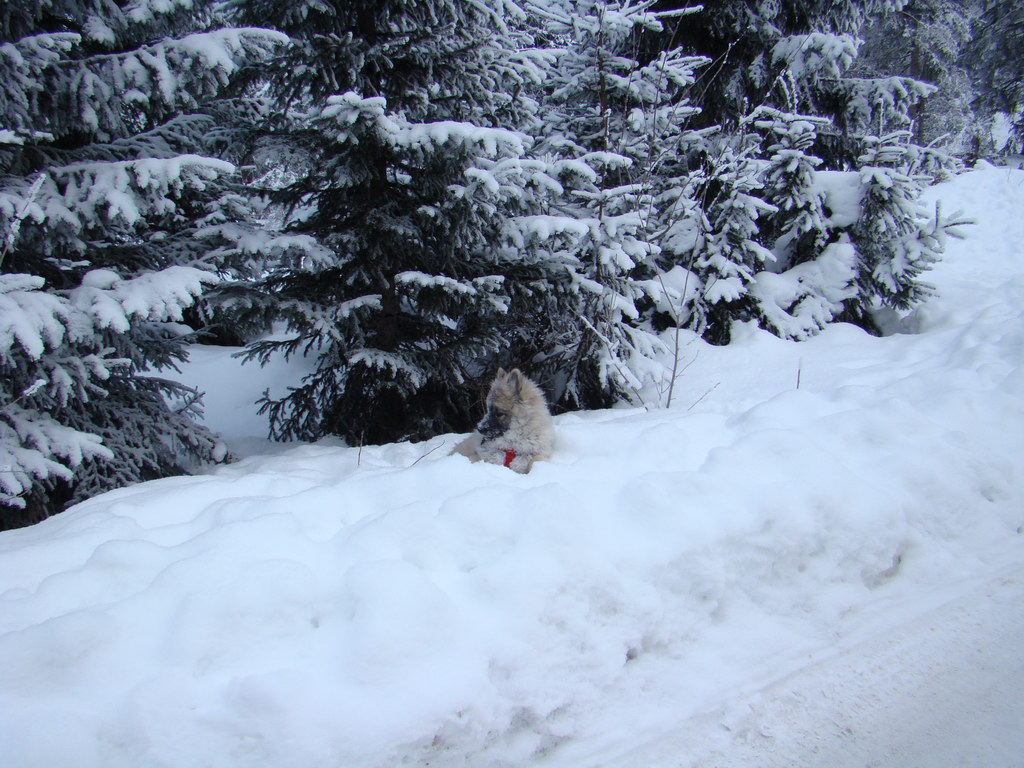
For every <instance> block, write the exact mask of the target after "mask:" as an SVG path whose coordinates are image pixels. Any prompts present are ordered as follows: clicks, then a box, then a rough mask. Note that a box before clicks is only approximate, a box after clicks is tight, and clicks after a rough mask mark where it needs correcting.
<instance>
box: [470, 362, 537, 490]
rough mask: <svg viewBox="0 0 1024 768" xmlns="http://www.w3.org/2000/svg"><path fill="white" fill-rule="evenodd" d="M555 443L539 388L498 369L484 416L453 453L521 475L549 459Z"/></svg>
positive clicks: (520, 376) (514, 372)
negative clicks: (535, 463)
mask: <svg viewBox="0 0 1024 768" xmlns="http://www.w3.org/2000/svg"><path fill="white" fill-rule="evenodd" d="M554 440H555V432H554V427H553V426H552V424H551V413H550V412H549V411H548V404H547V401H546V400H545V399H544V393H543V392H541V391H540V387H538V386H537V385H536V384H534V383H533V382H532V381H530V380H529V379H528V378H527V377H526V376H524V375H523V374H522V372H521V371H520V370H519V369H518V368H514V369H512V370H511V371H508V372H506V371H505V369H503V368H499V369H498V373H497V375H495V377H494V382H493V383H492V384H491V390H490V392H488V393H487V413H486V414H484V418H483V420H482V421H481V422H480V423H479V424H478V425H477V428H476V432H474V433H473V434H471V435H470V436H469V437H467V438H466V439H465V440H463V441H462V442H461V443H459V444H458V445H457V446H455V450H454V451H453V453H460V454H462V455H463V456H468V457H469V459H470V460H471V461H486V462H488V463H489V464H501V465H503V466H506V467H508V468H509V469H512V470H514V471H516V472H518V473H520V474H522V475H525V474H526V473H527V472H529V471H530V469H531V468H532V467H533V462H535V461H543V460H545V459H548V458H550V456H551V449H552V446H553V444H554Z"/></svg>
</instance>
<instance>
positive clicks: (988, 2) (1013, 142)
mask: <svg viewBox="0 0 1024 768" xmlns="http://www.w3.org/2000/svg"><path fill="white" fill-rule="evenodd" d="M964 3H965V4H966V5H969V6H970V7H971V9H972V11H973V13H974V14H977V21H976V23H975V25H974V27H973V28H972V34H971V40H970V42H969V43H968V44H967V47H966V49H965V57H964V62H965V64H966V66H967V67H968V69H969V70H970V72H971V75H972V77H973V78H974V81H975V90H976V92H977V94H978V99H977V102H976V104H975V109H976V111H977V113H978V114H980V115H982V116H983V117H985V118H987V120H989V121H990V124H991V121H992V120H993V119H994V118H996V117H997V116H998V117H999V118H1000V119H1001V120H1004V121H1007V123H1008V125H1009V129H1010V130H1009V132H1008V135H1006V136H1005V137H1004V136H999V138H998V143H999V144H1001V146H995V147H993V149H994V150H995V151H997V152H1002V153H1007V154H1010V153H1018V154H1019V153H1024V57H1022V56H1021V50H1022V48H1024V5H1022V4H1021V3H1020V2H1019V0H964ZM989 149H990V148H989V147H988V146H979V147H978V152H979V153H980V152H982V151H989Z"/></svg>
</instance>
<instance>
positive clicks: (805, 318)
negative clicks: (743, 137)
mask: <svg viewBox="0 0 1024 768" xmlns="http://www.w3.org/2000/svg"><path fill="white" fill-rule="evenodd" d="M754 117H755V118H756V119H754V120H753V122H754V124H755V125H756V126H757V127H758V128H760V129H761V130H763V131H765V132H767V134H768V138H769V140H772V139H774V142H775V143H773V144H771V145H770V146H769V147H768V152H769V153H770V154H771V158H770V160H769V161H768V164H767V167H766V170H765V171H764V176H765V189H764V198H765V200H766V201H767V202H768V203H770V204H771V205H772V206H774V208H775V210H774V211H773V212H771V213H770V214H769V215H768V216H766V217H765V219H764V222H763V226H762V231H761V239H762V241H763V242H765V243H766V244H767V245H769V246H770V248H771V250H772V253H773V254H774V259H773V260H771V261H770V262H768V263H767V264H766V265H765V269H764V270H762V271H760V272H758V273H757V274H756V275H755V277H754V281H753V285H752V287H751V294H752V296H753V298H754V301H755V302H756V314H757V315H758V317H759V319H760V322H761V325H762V326H764V327H766V328H769V329H771V330H772V331H773V332H775V333H776V334H778V335H779V336H782V337H784V338H792V339H806V338H808V337H809V336H812V335H814V334H815V333H817V332H818V331H820V330H821V329H822V328H824V327H825V325H826V324H828V323H829V322H831V321H832V320H833V319H834V318H835V317H837V316H839V315H840V314H842V313H843V311H844V310H845V302H846V300H847V299H850V298H852V297H853V295H854V293H855V291H854V278H855V276H856V275H855V262H856V259H855V257H854V251H853V248H852V247H851V246H850V243H849V238H848V237H845V236H844V237H839V236H834V234H833V231H834V229H836V224H835V221H833V220H832V218H831V215H830V212H829V211H828V209H827V201H826V193H825V188H824V186H823V184H822V183H821V181H820V178H819V177H818V173H817V168H818V166H820V165H821V162H822V161H821V159H820V158H818V157H815V156H814V155H811V154H808V152H809V151H810V150H811V147H812V146H813V145H814V140H815V134H816V132H817V130H818V128H819V127H822V126H827V125H828V120H826V119H824V118H818V117H813V116H808V115H794V114H789V113H783V112H779V111H778V110H775V109H770V108H767V107H763V108H761V109H760V110H758V111H757V112H756V113H755V115H754ZM833 240H834V241H835V242H833Z"/></svg>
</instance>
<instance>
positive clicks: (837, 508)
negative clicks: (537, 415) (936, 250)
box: [0, 167, 1024, 768]
mask: <svg viewBox="0 0 1024 768" xmlns="http://www.w3.org/2000/svg"><path fill="white" fill-rule="evenodd" d="M928 194H929V196H930V198H931V199H933V200H941V201H942V202H943V207H944V210H947V211H952V210H955V209H958V208H962V209H964V211H965V213H966V214H967V215H969V216H972V217H974V218H975V219H976V220H977V225H976V226H975V227H973V228H972V231H971V236H970V239H968V240H965V241H962V242H954V243H952V244H951V246H950V249H949V252H948V254H947V257H946V259H945V261H944V262H942V263H941V264H940V265H939V266H938V267H937V268H936V269H935V270H934V272H933V273H932V276H931V277H932V281H933V282H934V283H935V284H936V285H937V286H938V288H939V293H938V295H937V296H936V297H935V298H934V299H932V300H929V302H928V303H927V304H925V305H923V306H922V307H921V308H919V309H918V310H917V311H916V312H915V313H914V314H913V315H911V316H909V317H905V318H901V319H898V320H897V319H896V318H893V319H892V322H891V325H892V328H893V329H894V330H895V331H897V332H894V333H892V334H890V335H888V336H885V337H883V338H876V337H872V336H869V335H867V334H865V333H864V332H862V331H860V330H858V329H856V328H853V327H850V326H845V325H836V326H833V327H831V328H829V329H828V330H827V331H826V332H824V333H822V334H821V335H820V336H818V337H816V338H813V339H811V340H809V341H807V342H803V343H795V342H787V341H781V340H779V339H777V338H775V337H772V336H770V335H768V334H767V333H764V332H761V331H759V330H757V329H755V328H753V327H739V328H737V330H736V334H735V336H736V340H735V342H734V343H733V344H731V345H730V346H728V347H724V348H714V347H710V346H707V345H705V344H703V343H702V342H700V341H698V340H695V339H693V338H692V337H690V336H685V337H684V338H682V339H681V345H680V354H681V365H680V366H679V370H680V375H679V378H678V381H677V382H676V386H675V389H674V391H673V402H672V403H671V407H669V408H665V407H664V405H665V402H664V401H665V399H666V396H667V388H666V389H665V390H663V391H662V392H650V393H646V394H647V396H648V400H649V401H650V404H651V407H650V408H649V409H646V410H644V409H615V410H609V411H602V412H592V413H579V414H568V415H563V416H561V417H559V418H557V419H556V429H557V431H558V445H557V447H556V451H555V454H554V456H553V459H552V460H551V461H550V462H547V463H542V464H538V465H536V466H535V468H534V469H533V471H532V472H531V473H530V474H528V475H518V474H515V473H513V472H510V471H508V470H507V469H505V468H503V467H499V466H492V465H486V464H470V463H469V462H468V461H467V460H466V459H464V458H462V457H460V456H450V455H449V451H450V449H451V447H452V446H453V445H454V443H455V441H456V439H457V437H456V436H452V435H448V436H444V437H439V438H436V439H434V440H432V441H429V442H427V443H420V444H396V445H386V446H379V447H363V448H361V449H360V448H354V447H352V448H350V447H344V446H340V445H334V444H326V443H324V444H317V445H300V446H292V447H286V448H284V449H281V448H279V449H278V450H277V452H276V453H275V454H270V453H265V454H264V455H251V454H252V452H253V451H254V450H255V449H257V448H259V447H260V446H263V445H264V444H263V443H260V442H259V441H257V440H254V439H253V438H259V437H262V436H264V430H265V425H262V424H260V422H259V417H257V416H256V415H255V408H253V407H251V406H248V405H247V403H249V402H251V401H252V400H254V399H255V398H256V397H257V396H258V395H259V393H260V392H261V391H262V390H263V389H264V388H265V387H266V386H269V385H271V384H268V383H267V382H266V380H265V379H262V380H261V373H260V371H259V369H254V368H252V367H250V366H246V367H244V368H239V364H238V361H237V360H236V359H235V358H232V357H231V355H230V351H228V352H217V351H214V350H207V351H204V352H202V353H200V354H197V356H196V358H195V362H194V363H193V366H192V367H189V368H185V369H184V370H183V374H182V375H183V376H184V377H185V379H186V380H189V377H190V376H192V377H194V378H193V379H192V380H193V381H194V382H196V383H199V384H200V385H201V386H202V387H203V388H206V389H208V390H209V391H210V396H209V397H208V414H207V416H208V419H209V420H210V423H211V424H212V425H214V426H215V427H217V428H219V429H221V430H223V431H224V433H225V437H226V438H227V439H228V442H229V444H230V445H231V446H232V448H233V449H234V450H235V452H236V453H244V452H249V453H250V455H248V456H247V457H245V458H243V459H242V460H240V461H238V462H237V463H234V464H231V465H227V466H222V467H217V468H212V469H210V470H209V471H208V472H207V473H205V474H201V475H198V476H194V477H182V478H175V479H169V480H162V481H157V482H151V483H145V484H141V485H138V486H134V487H131V488H126V489H122V490H118V491H114V492H111V493H108V494H105V495H103V496H100V497H98V498H95V499H92V500H90V501H88V502H86V503H83V504H80V505H78V506H77V507H75V508H73V509H71V510H69V511H68V512H65V513H64V514H61V515H59V516H57V517H54V518H51V519H49V520H47V521H45V522H44V523H42V524H40V525H37V526H34V527H32V528H29V529H24V530H18V531H10V532H6V533H3V534H0V659H3V664H0V755H2V758H0V762H2V764H3V765H4V766H5V767H6V768H29V767H30V766H46V767H47V768H49V767H51V766H73V767H75V768H78V767H82V768H86V767H91V766H96V767H100V766H102V767H103V768H121V767H124V768H145V767H148V766H153V767H154V768H156V767H158V766H159V767H161V768H164V767H166V768H178V767H180V768H200V767H201V766H215V767H216V768H227V767H228V766H232V767H235V766H237V767H239V768H241V767H243V766H253V767H256V766H259V767H260V768H276V767H278V766H296V767H298V768H317V767H319V766H331V767H341V766H345V768H376V767H378V766H380V767H383V766H396V765H431V766H523V765H527V766H537V767H538V768H539V767H541V766H553V767H559V768H569V766H573V767H578V766H653V767H655V768H659V767H661V766H664V767H665V768H667V767H668V766H694V767H695V768H696V766H701V767H704V768H706V767H707V766H722V767H723V768H729V767H731V766H776V765H777V766H789V765H804V766H813V765H820V766H846V765H850V766H854V765H856V766H864V765H872V766H900V768H906V767H907V766H929V768H935V767H936V766H943V765H949V766H953V765H956V766H968V765H971V766H981V765H984V766H986V768H998V767H1000V766H1006V767H1007V768H1010V766H1016V767H1017V768H1019V766H1020V765H1021V762H1020V760H1021V757H1020V756H1021V755H1024V728H1021V727H1020V724H1021V722H1022V721H1024V705H1022V704H1021V702H1020V696H1019V692H1020V690H1021V689H1022V688H1021V686H1022V685H1024V663H1022V661H1021V654H1020V650H1021V648H1022V640H1024V557H1022V554H1024V536H1022V533H1021V532H1022V526H1024V469H1022V467H1021V457H1022V456H1024V366H1022V362H1024V250H1022V248H1021V245H1020V244H1021V243H1022V242H1024V215H1022V213H1024V172H1021V171H1010V170H1005V169H994V168H991V167H986V168H983V169H979V170H976V171H973V172H971V173H968V174H965V175H963V176H960V177H958V178H957V179H955V180H953V181H952V182H949V183H946V184H943V185H940V186H938V187H936V188H933V189H932V190H930V191H929V193H928ZM670 341H671V340H670ZM271 378H273V379H274V381H273V382H272V385H273V386H285V385H286V382H285V380H286V379H287V370H286V369H285V368H283V367H279V368H276V369H274V370H272V371H271ZM246 409H248V410H246Z"/></svg>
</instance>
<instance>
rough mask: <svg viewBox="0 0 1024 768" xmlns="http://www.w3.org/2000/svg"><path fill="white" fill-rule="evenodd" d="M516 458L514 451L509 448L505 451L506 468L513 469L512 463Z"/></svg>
mask: <svg viewBox="0 0 1024 768" xmlns="http://www.w3.org/2000/svg"><path fill="white" fill-rule="evenodd" d="M515 458H516V452H515V451H513V450H512V449H511V448H507V449H506V450H505V466H506V467H511V466H512V462H513V461H515Z"/></svg>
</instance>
